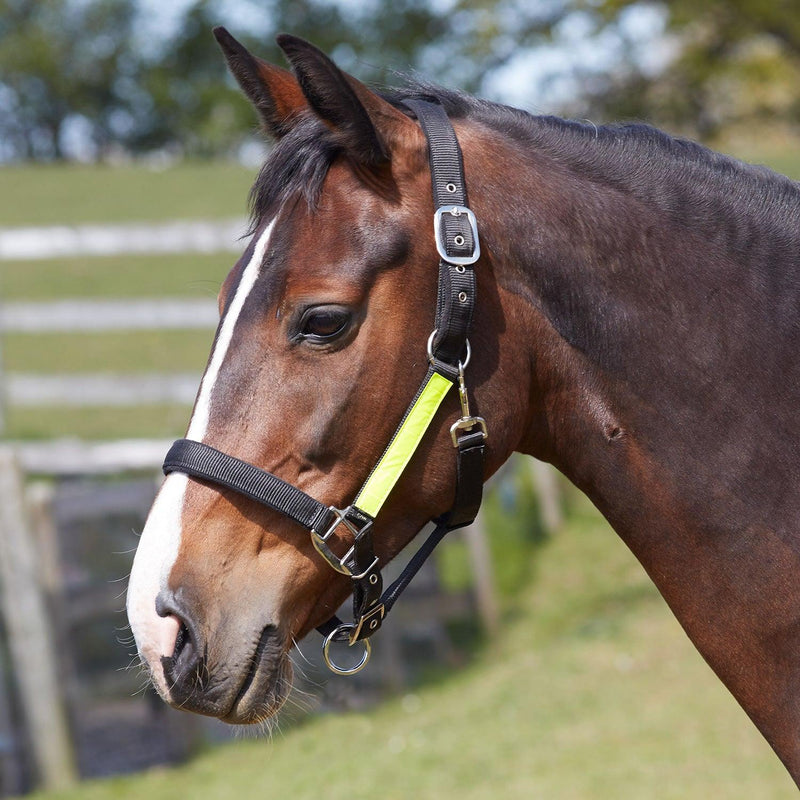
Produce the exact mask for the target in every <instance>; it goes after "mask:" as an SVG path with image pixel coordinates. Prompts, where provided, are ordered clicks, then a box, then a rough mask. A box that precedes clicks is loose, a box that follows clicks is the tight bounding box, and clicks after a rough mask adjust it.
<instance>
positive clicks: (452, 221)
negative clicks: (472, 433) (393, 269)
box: [404, 99, 479, 378]
mask: <svg viewBox="0 0 800 800" xmlns="http://www.w3.org/2000/svg"><path fill="white" fill-rule="evenodd" d="M404 104H405V105H406V106H407V107H408V108H409V109H411V111H413V112H414V114H415V115H416V117H417V119H418V121H419V124H420V125H421V126H422V130H423V131H424V133H425V136H426V138H427V140H428V159H429V163H430V169H431V187H432V190H433V201H434V208H435V209H436V210H437V211H440V210H441V209H445V208H449V207H452V206H456V207H459V208H461V209H463V211H459V212H458V216H454V214H453V213H448V212H444V213H439V214H438V215H437V216H436V217H435V218H434V226H437V225H438V231H436V230H435V231H434V233H435V234H437V235H438V237H439V240H440V241H441V243H442V244H443V246H444V252H443V253H442V252H441V251H440V255H441V256H442V258H441V260H440V262H439V290H438V297H437V302H436V322H435V326H436V334H435V336H434V337H433V342H432V347H431V350H432V353H433V356H434V359H435V361H434V363H435V365H436V367H437V368H438V369H440V371H442V372H443V373H444V374H446V375H448V376H451V377H454V378H455V376H456V374H457V371H458V362H459V361H463V360H464V348H465V343H466V340H467V333H468V331H469V327H470V324H471V322H472V312H473V309H474V307H475V273H474V270H473V268H472V264H457V263H452V262H450V261H449V260H448V259H449V258H456V259H459V258H466V257H468V256H470V254H473V253H476V252H479V243H478V241H477V239H476V237H475V230H473V227H472V225H471V224H470V221H469V214H470V213H471V212H469V209H468V205H467V204H468V198H467V186H466V181H465V179H464V163H463V158H462V155H461V148H460V147H459V145H458V139H457V138H456V134H455V131H454V130H453V126H452V125H451V124H450V120H449V119H448V117H447V112H445V110H444V109H443V108H442V106H441V105H440V104H439V103H435V102H429V101H427V100H419V99H418V100H406V101H405V103H404Z"/></svg>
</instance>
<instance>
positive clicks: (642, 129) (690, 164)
mask: <svg viewBox="0 0 800 800" xmlns="http://www.w3.org/2000/svg"><path fill="white" fill-rule="evenodd" d="M382 96H383V97H384V98H385V99H386V100H388V101H389V102H391V103H392V104H393V105H395V106H397V107H399V108H401V110H404V111H406V112H407V109H405V108H404V107H403V105H402V104H403V101H405V100H408V99H412V98H420V97H421V98H425V97H431V96H433V97H435V98H436V99H437V100H438V101H439V102H440V103H441V104H442V106H443V107H444V108H445V110H446V111H447V113H448V115H449V116H450V117H451V118H452V119H472V120H475V121H477V122H479V123H481V124H482V125H485V126H487V127H489V128H492V129H495V130H497V131H498V133H500V134H501V135H504V136H507V137H509V138H511V139H512V140H514V141H516V142H518V143H519V144H520V145H522V146H524V147H527V148H532V149H534V150H535V151H536V152H537V153H539V154H540V155H542V156H544V157H547V158H549V159H550V160H552V162H553V163H554V164H555V165H557V166H558V167H559V168H560V169H566V170H569V171H570V172H573V173H574V174H575V175H577V176H579V177H582V178H583V179H588V180H591V181H593V182H596V183H599V184H603V185H607V186H609V187H611V188H614V189H616V190H619V191H622V192H625V193H627V194H631V195H633V196H635V197H638V198H639V199H642V200H643V201H645V202H647V203H653V204H655V205H656V206H657V207H658V208H659V209H660V210H661V211H662V212H663V213H664V214H666V215H667V216H669V217H671V218H672V219H674V220H675V221H676V222H679V223H681V224H684V225H689V226H693V227H697V226H701V227H708V228H709V231H707V233H710V234H711V235H716V234H717V233H718V230H719V226H720V219H726V220H728V223H727V229H728V231H729V233H732V228H731V222H730V221H731V220H734V221H735V220H737V219H738V220H740V221H745V220H751V221H753V222H754V223H756V224H757V225H758V226H759V228H760V229H761V230H762V231H773V232H776V233H778V234H780V232H781V231H782V232H784V233H787V232H788V231H790V230H791V231H793V230H794V228H795V226H796V220H797V215H798V213H800V183H797V182H795V181H792V180H790V179H789V178H786V177H784V176H782V175H779V174H778V173H776V172H773V171H772V170H770V169H769V168H767V167H764V166H754V165H751V164H746V163H744V162H742V161H739V160H737V159H735V158H731V157H729V156H726V155H722V154H720V153H717V152H715V151H713V150H710V149H709V148H707V147H705V146H703V145H701V144H698V143H696V142H693V141H690V140H688V139H683V138H680V137H676V136H671V135H669V134H667V133H664V132H663V131H661V130H658V129H657V128H654V127H652V126H651V125H647V124H643V123H614V124H608V125H595V124H593V123H591V122H578V121H575V120H566V119H561V118H559V117H554V116H536V115H533V114H530V113H528V112H527V111H523V110H521V109H517V108H513V107H510V106H504V105H501V104H498V103H493V102H490V101H487V100H482V99H480V98H476V97H473V96H471V95H468V94H466V93H464V92H459V91H454V90H449V89H443V88H441V87H438V86H435V85H431V84H427V83H424V82H420V81H412V80H409V81H408V85H407V86H406V87H404V88H402V89H393V90H388V91H385V92H382ZM341 152H342V148H341V146H340V145H339V143H338V142H337V141H336V140H335V138H334V136H333V134H332V133H331V131H330V130H329V129H328V128H327V127H326V126H325V125H324V124H323V123H322V122H321V121H320V120H319V119H318V118H316V117H315V116H314V115H313V114H311V113H307V114H305V115H303V116H302V117H301V119H300V120H299V121H298V123H297V124H296V125H295V126H294V127H293V129H292V130H291V131H290V132H289V133H288V134H287V135H286V136H285V137H283V138H282V139H281V140H280V141H279V142H278V143H277V144H276V145H275V146H274V147H273V148H272V150H271V152H270V154H269V156H268V157H267V160H266V161H265V163H264V165H263V167H262V168H261V170H260V172H259V174H258V177H257V179H256V181H255V184H254V186H253V188H252V190H251V193H250V209H251V219H252V221H253V225H254V226H255V225H256V224H257V222H258V220H259V219H261V218H263V216H264V215H265V214H267V213H269V211H270V210H271V209H273V208H275V207H277V205H278V204H280V203H281V202H283V201H284V200H286V199H288V198H289V197H290V196H293V195H299V196H301V197H302V198H304V199H305V201H306V202H307V204H308V205H309V207H310V208H312V209H313V208H314V207H315V206H316V203H317V201H318V199H319V195H320V192H321V190H322V184H323V181H324V180H325V176H326V175H327V172H328V169H329V168H330V166H331V164H332V163H333V161H334V159H335V158H336V157H337V156H338V155H339V154H340V153H341ZM734 227H735V226H734ZM735 238H738V237H735Z"/></svg>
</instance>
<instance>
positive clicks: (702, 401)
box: [490, 176, 800, 780]
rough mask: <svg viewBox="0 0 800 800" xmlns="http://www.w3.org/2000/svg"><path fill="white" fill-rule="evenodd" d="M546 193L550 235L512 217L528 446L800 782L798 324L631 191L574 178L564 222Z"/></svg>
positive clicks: (542, 193)
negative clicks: (554, 471)
mask: <svg viewBox="0 0 800 800" xmlns="http://www.w3.org/2000/svg"><path fill="white" fill-rule="evenodd" d="M509 178H510V176H509ZM530 183H531V186H534V187H535V189H533V190H532V191H531V194H530V203H528V204H524V203H523V204H522V205H523V206H525V207H526V208H528V209H536V208H541V206H542V203H544V205H545V207H546V210H547V213H548V215H549V217H550V221H548V220H545V218H544V216H540V215H539V212H537V211H535V210H534V211H532V212H530V216H529V217H528V218H527V219H523V218H522V217H519V218H517V217H514V215H512V216H511V222H510V224H511V228H512V230H511V231H507V232H506V237H507V238H506V241H517V242H519V243H521V244H522V246H523V248H526V249H524V251H523V250H522V249H521V250H520V251H518V252H516V253H509V254H508V257H509V260H508V261H507V262H506V266H505V268H504V269H502V270H500V274H499V276H498V282H499V284H500V286H502V287H503V289H504V290H506V292H508V294H509V296H510V297H513V300H511V301H509V302H513V303H517V304H520V303H521V304H522V305H523V306H524V307H525V312H517V313H518V314H525V315H527V316H526V319H527V320H528V330H529V334H530V336H529V340H528V346H529V348H530V353H529V355H530V360H531V362H532V363H533V364H535V368H534V384H535V391H533V392H532V395H534V396H535V399H534V400H533V401H532V406H531V409H530V428H529V430H528V433H527V436H526V438H525V440H524V442H523V443H522V444H521V446H520V449H522V450H523V451H525V452H529V453H531V454H532V455H535V456H537V457H540V458H544V459H545V460H548V461H551V462H552V463H554V464H555V465H556V466H557V467H558V468H559V469H561V471H562V472H564V473H565V474H566V475H567V476H568V477H569V478H570V479H571V480H572V481H573V482H574V483H575V484H576V485H577V486H578V487H579V488H581V489H582V490H583V491H585V492H586V493H587V494H588V496H589V497H590V498H591V499H592V501H593V502H594V503H595V505H596V506H597V507H598V508H599V510H600V511H601V512H602V513H603V514H604V516H605V517H606V518H607V519H608V521H609V522H610V524H611V525H612V527H613V528H614V529H615V530H616V531H617V533H618V534H619V535H620V536H621V537H622V538H623V540H624V541H625V542H626V543H627V545H628V546H629V547H630V549H631V550H632V551H633V553H634V554H635V555H636V557H637V558H638V559H639V561H640V562H641V563H642V565H643V566H644V568H645V570H646V571H647V572H648V574H649V575H650V577H651V578H652V579H653V581H654V583H655V584H656V586H657V587H658V589H659V591H660V592H661V594H662V595H663V596H664V598H665V600H666V601H667V603H668V604H669V606H670V607H671V609H672V610H673V612H674V613H675V615H676V617H677V618H678V620H679V621H680V623H681V624H682V626H683V627H684V629H685V630H686V632H687V634H688V635H689V637H690V638H691V639H692V641H693V642H694V644H695V645H696V646H697V648H698V650H699V651H700V653H701V654H702V655H703V657H704V658H705V659H706V660H707V661H708V663H709V664H710V666H711V667H712V668H713V669H714V671H715V672H716V673H717V674H718V676H719V677H720V678H721V679H722V681H723V682H724V683H725V684H726V685H727V686H728V688H729V689H730V691H731V692H732V693H733V694H734V696H735V697H736V699H737V700H738V701H739V703H740V704H741V705H742V706H743V708H744V709H745V711H746V712H747V713H748V714H749V716H750V717H751V718H752V719H753V721H754V722H755V723H756V725H757V726H758V727H759V729H760V730H761V732H762V733H763V734H764V736H765V737H766V738H767V740H768V741H769V742H770V744H771V745H772V746H773V748H774V749H775V750H776V752H777V753H778V755H779V757H780V758H781V759H782V760H783V761H784V763H785V764H786V765H787V767H788V769H789V771H790V772H791V773H792V775H793V777H794V778H795V780H798V777H800V745H799V744H798V737H797V735H796V731H797V730H798V728H799V727H800V657H798V653H800V582H798V581H797V575H798V574H800V530H798V527H800V526H798V522H797V521H798V519H800V494H799V493H797V492H796V491H794V490H792V486H793V485H794V483H795V476H796V474H797V466H798V461H800V450H799V449H798V445H797V437H796V423H795V419H794V417H795V410H796V408H797V407H798V404H800V389H798V388H797V387H800V367H798V366H795V365H796V364H800V360H798V359H797V358H796V357H795V356H794V354H795V353H796V352H798V347H800V332H799V331H800V326H798V325H796V324H795V325H789V324H782V325H781V326H780V327H779V328H778V329H776V327H775V325H774V322H773V321H772V320H770V318H769V314H768V309H767V306H766V299H765V294H764V293H763V292H759V291H753V290H752V284H753V283H754V282H755V280H756V277H757V276H758V275H763V274H764V271H765V269H767V266H766V265H765V264H764V263H763V262H762V261H761V260H760V259H759V258H758V257H755V258H754V260H753V262H752V263H750V264H747V265H743V264H742V263H739V262H737V260H736V259H735V258H734V257H733V255H732V254H731V252H730V250H729V248H727V246H720V244H719V242H715V241H713V240H711V241H709V240H705V239H703V238H702V237H701V236H700V235H699V233H698V232H697V231H695V230H692V229H691V228H685V229H681V227H680V226H678V225H677V224H676V223H674V222H670V221H669V220H666V221H665V220H663V219H659V215H658V214H657V213H656V212H655V211H653V210H652V209H647V208H645V207H643V206H642V204H641V203H640V202H639V201H633V200H631V199H630V198H628V197H625V196H623V195H621V194H620V193H619V192H617V191H609V192H608V194H607V196H606V197H605V198H604V199H603V203H602V204H599V203H598V202H597V198H596V197H594V196H593V192H594V191H595V189H589V190H588V193H586V194H584V195H583V196H582V195H581V193H580V190H579V187H578V186H577V185H570V184H569V182H567V185H566V189H564V196H563V197H562V199H561V200H560V202H561V206H560V209H559V211H560V213H557V214H553V206H552V202H554V201H553V199H552V198H553V197H554V196H555V193H556V187H554V186H550V185H548V183H547V180H546V178H542V180H541V181H532V182H530ZM561 188H562V189H563V188H564V187H561ZM550 192H552V195H551V194H550ZM537 203H538V205H537ZM601 208H603V209H604V210H603V211H602V212H601V210H600V209H601ZM552 219H556V220H560V222H553V221H552ZM565 220H566V221H567V222H568V223H569V224H567V225H565V224H564V221H565ZM720 224H721V225H724V224H725V220H722V221H721V222H720ZM531 230H535V231H536V235H535V236H533V235H532V234H531ZM500 247H501V246H498V249H499V248H500ZM490 249H491V245H490ZM752 255H753V254H752V253H751V256H752ZM782 266H785V267H786V268H787V269H788V268H789V267H788V265H781V264H775V263H772V264H770V265H769V269H772V270H780V269H781V268H782ZM742 276H751V279H752V280H751V286H750V289H749V290H748V291H742V285H741V281H742V279H743V278H742ZM794 318H795V320H796V319H797V313H795V317H794Z"/></svg>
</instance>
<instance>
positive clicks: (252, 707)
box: [220, 625, 291, 725]
mask: <svg viewBox="0 0 800 800" xmlns="http://www.w3.org/2000/svg"><path fill="white" fill-rule="evenodd" d="M276 634H277V630H276V628H275V626H273V625H267V626H266V627H265V628H264V629H263V630H262V631H261V635H260V636H259V640H258V643H257V644H256V648H255V650H254V652H253V654H252V656H251V657H250V664H249V668H248V670H247V672H246V673H245V675H244V677H243V679H242V682H241V684H240V686H239V690H238V691H237V693H236V696H235V697H234V698H233V701H232V702H231V704H230V707H229V709H228V711H227V713H225V714H221V715H220V719H222V721H223V722H228V723H231V724H235V725H243V724H244V725H246V724H251V723H255V722H260V721H263V720H264V719H266V718H267V717H270V716H272V715H273V714H275V713H276V712H277V711H278V710H279V709H280V707H281V706H282V705H283V703H284V701H285V700H286V697H287V696H288V691H287V689H288V687H289V685H290V679H291V664H290V662H289V658H288V655H287V654H286V653H285V652H283V647H282V646H281V644H280V642H279V639H278V637H277V635H276ZM276 646H277V647H279V648H280V652H279V653H276V652H275V650H276ZM276 656H277V663H276ZM287 673H288V674H287Z"/></svg>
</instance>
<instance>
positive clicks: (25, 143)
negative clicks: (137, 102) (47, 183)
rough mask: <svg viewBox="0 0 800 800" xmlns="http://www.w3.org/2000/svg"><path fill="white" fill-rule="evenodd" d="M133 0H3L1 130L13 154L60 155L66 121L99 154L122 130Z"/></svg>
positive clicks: (0, 9)
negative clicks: (121, 92)
mask: <svg viewBox="0 0 800 800" xmlns="http://www.w3.org/2000/svg"><path fill="white" fill-rule="evenodd" d="M133 16H134V3H133V0H87V1H86V2H81V3H74V2H67V0H41V1H37V0H0V136H1V137H2V141H3V142H4V144H5V147H6V149H8V150H11V151H12V154H21V155H22V156H24V157H27V158H61V157H63V155H64V147H65V136H66V134H67V130H66V128H67V126H68V124H69V123H74V124H78V125H80V124H81V122H82V121H83V122H85V123H86V124H85V125H83V130H84V134H83V136H84V139H85V140H86V144H87V145H88V146H90V147H91V148H92V149H93V150H94V151H95V153H97V154H102V153H103V152H105V151H106V150H107V148H108V147H109V146H110V145H111V143H112V142H113V141H114V140H116V139H117V138H118V137H119V133H120V131H118V130H117V125H118V114H119V112H120V111H121V110H122V109H123V108H124V105H125V103H124V100H123V99H122V98H121V97H120V95H119V91H118V87H119V86H120V83H121V82H124V79H125V77H126V76H127V75H129V74H131V73H132V71H133V69H134V66H135V60H134V58H133V57H132V54H131V50H130V31H131V23H132V20H133Z"/></svg>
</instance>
